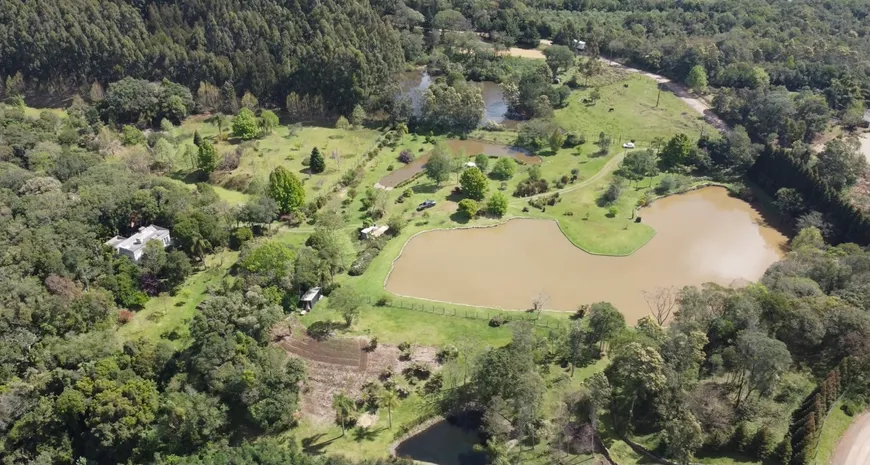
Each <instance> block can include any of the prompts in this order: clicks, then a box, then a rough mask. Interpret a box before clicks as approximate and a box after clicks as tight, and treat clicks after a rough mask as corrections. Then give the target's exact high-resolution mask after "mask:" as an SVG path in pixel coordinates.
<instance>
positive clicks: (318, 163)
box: [308, 147, 326, 174]
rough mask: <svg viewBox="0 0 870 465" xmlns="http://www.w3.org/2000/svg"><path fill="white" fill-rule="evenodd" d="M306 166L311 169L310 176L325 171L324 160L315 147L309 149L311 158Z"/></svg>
mask: <svg viewBox="0 0 870 465" xmlns="http://www.w3.org/2000/svg"><path fill="white" fill-rule="evenodd" d="M308 166H309V167H310V168H311V173H312V174H319V173H322V172H324V171H326V160H324V159H323V155H321V154H320V150H319V149H318V148H317V147H314V148H313V149H311V157H310V158H309V159H308Z"/></svg>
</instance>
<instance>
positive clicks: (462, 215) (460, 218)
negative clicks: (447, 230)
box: [450, 212, 471, 224]
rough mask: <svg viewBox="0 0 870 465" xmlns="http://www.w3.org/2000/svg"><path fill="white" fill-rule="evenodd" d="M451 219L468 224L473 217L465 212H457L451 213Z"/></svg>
mask: <svg viewBox="0 0 870 465" xmlns="http://www.w3.org/2000/svg"><path fill="white" fill-rule="evenodd" d="M450 219H451V220H453V221H454V222H456V223H459V224H468V221H469V220H470V219H471V218H469V217H468V215H466V214H465V213H461V212H455V213H453V214H452V215H450Z"/></svg>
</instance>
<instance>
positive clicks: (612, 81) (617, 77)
mask: <svg viewBox="0 0 870 465" xmlns="http://www.w3.org/2000/svg"><path fill="white" fill-rule="evenodd" d="M593 88H597V89H598V91H599V92H600V93H601V99H600V100H598V101H597V102H596V103H594V104H588V103H583V99H584V98H588V97H589V96H590V94H591V93H592V89H593ZM658 97H659V89H658V84H657V83H656V82H655V81H654V80H653V79H650V78H648V77H644V76H640V75H637V74H633V73H625V72H622V73H621V72H619V71H616V70H608V71H607V73H605V74H604V75H602V76H600V77H597V78H596V79H594V80H591V81H590V83H589V87H588V88H586V89H582V90H577V91H574V92H572V93H571V97H570V99H569V104H568V106H567V107H566V108H564V109H561V110H557V111H556V114H555V116H554V119H555V121H556V122H557V123H559V125H560V126H562V127H563V128H565V129H566V130H569V131H579V132H583V133H584V134H586V136H587V138H589V143H587V145H591V143H592V142H594V141H595V140H597V139H598V134H599V133H600V132H604V133H605V134H608V135H610V136H611V137H612V138H613V143H614V145H621V144H622V143H623V142H626V141H629V140H634V141H635V143H636V144H637V145H638V146H648V145H649V143H650V142H651V141H652V140H653V138H656V137H663V138H665V139H667V138H670V137H671V136H673V135H675V134H678V133H681V132H683V133H685V134H687V135H688V136H689V137H690V138H695V139H697V138H698V137H699V136H700V135H701V132H702V131H703V132H704V133H706V134H714V133H715V130H714V129H713V128H712V126H710V125H708V124H707V123H705V122H704V121H703V120H702V118H701V117H700V116H698V114H697V113H695V112H694V111H693V110H692V109H691V108H689V107H688V105H686V104H685V103H684V102H682V101H681V100H680V99H679V98H677V97H676V96H675V95H674V94H672V93H670V92H668V91H662V92H661V98H660V99H659V102H658V107H656V99H657V98H658ZM592 147H594V146H592Z"/></svg>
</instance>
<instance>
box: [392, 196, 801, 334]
mask: <svg viewBox="0 0 870 465" xmlns="http://www.w3.org/2000/svg"><path fill="white" fill-rule="evenodd" d="M641 214H642V216H643V220H644V222H646V223H647V224H649V225H650V226H652V227H653V228H654V229H655V230H656V235H655V236H654V237H653V238H652V240H650V241H649V243H647V244H646V245H645V246H643V247H641V248H640V250H638V251H637V252H635V253H634V254H632V255H630V256H627V257H608V256H597V255H590V254H588V253H585V252H583V251H582V250H580V249H578V248H576V247H575V246H574V245H573V244H571V242H569V241H568V239H567V238H566V237H565V236H564V235H563V234H562V232H561V230H560V229H559V226H558V225H557V224H556V222H554V221H551V220H533V219H515V220H511V221H508V222H507V223H505V224H502V225H499V226H496V227H491V228H476V229H453V230H439V231H430V232H426V233H423V234H418V235H417V236H415V237H413V238H412V239H411V240H410V241H409V242H408V243H407V244H406V246H405V249H404V251H403V252H402V255H401V256H400V257H399V258H398V259H397V260H396V261H395V263H394V265H393V270H392V271H391V273H390V275H389V277H388V279H387V283H386V288H387V289H388V290H389V291H390V292H393V293H396V294H400V295H404V296H411V297H419V298H425V299H431V300H438V301H445V302H455V303H462V304H469V305H475V306H484V307H500V308H505V309H515V310H524V309H528V308H530V307H531V306H532V300H533V299H534V298H535V297H536V296H537V295H538V294H539V293H541V292H545V293H547V294H549V295H550V297H551V300H550V303H549V304H548V305H547V308H550V309H555V310H566V311H573V310H575V309H576V308H577V306H578V305H580V304H586V303H594V302H598V301H608V302H611V303H613V304H614V305H615V306H616V307H617V308H619V310H620V311H621V312H622V313H623V314H624V315H625V316H626V319H627V320H628V321H630V322H632V321H637V320H638V319H640V318H641V317H643V316H646V315H647V314H648V307H647V305H646V302H645V300H644V298H643V292H644V291H645V290H650V291H651V290H654V289H656V288H657V287H669V286H677V287H681V286H686V285H701V284H703V283H706V282H714V283H718V284H721V285H725V286H728V285H731V284H733V283H735V282H737V281H743V280H749V281H755V280H757V279H758V278H760V277H761V276H762V274H764V271H765V270H766V269H767V267H768V266H770V265H771V264H773V263H774V262H775V261H777V260H778V259H779V258H781V256H782V248H783V246H784V244H785V242H786V237H785V236H784V235H782V234H781V233H779V232H778V231H776V230H775V229H773V228H771V227H769V226H766V225H765V224H763V220H762V218H761V215H760V214H759V212H758V211H756V210H755V209H753V207H752V206H750V205H749V204H747V203H746V202H743V201H741V200H738V199H735V198H732V197H730V196H728V193H727V191H726V190H725V189H723V188H718V187H709V188H704V189H700V190H696V191H693V192H690V193H687V194H683V195H677V196H671V197H667V198H664V199H661V200H659V201H657V202H655V203H653V205H652V206H651V207H649V208H646V209H644V210H642V211H641Z"/></svg>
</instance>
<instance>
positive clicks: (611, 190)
mask: <svg viewBox="0 0 870 465" xmlns="http://www.w3.org/2000/svg"><path fill="white" fill-rule="evenodd" d="M621 195H622V183H621V182H619V181H618V180H617V179H614V180H613V181H612V182H611V183H610V185H609V186H607V190H605V191H604V194H602V195H601V203H602V204H604V205H611V204H613V203H615V202H616V201H617V200H619V197H620V196H621Z"/></svg>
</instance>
